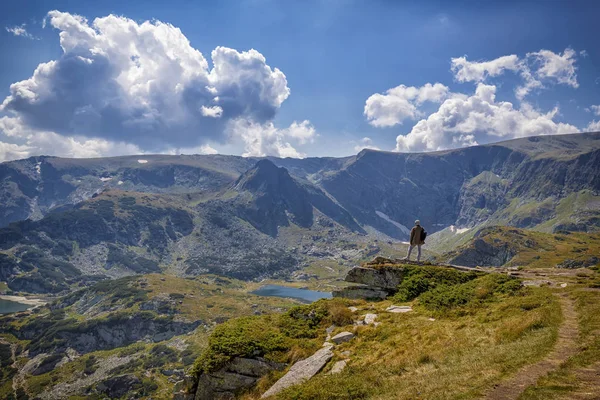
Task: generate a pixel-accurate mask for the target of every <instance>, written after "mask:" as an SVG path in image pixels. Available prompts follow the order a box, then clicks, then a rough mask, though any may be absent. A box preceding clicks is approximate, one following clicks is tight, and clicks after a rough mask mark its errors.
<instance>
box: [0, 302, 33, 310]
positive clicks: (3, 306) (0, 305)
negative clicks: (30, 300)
mask: <svg viewBox="0 0 600 400" xmlns="http://www.w3.org/2000/svg"><path fill="white" fill-rule="evenodd" d="M31 307H33V306H32V305H31V304H23V303H19V302H16V301H11V300H4V299H0V314H8V313H14V312H19V311H25V310H27V309H28V308H31Z"/></svg>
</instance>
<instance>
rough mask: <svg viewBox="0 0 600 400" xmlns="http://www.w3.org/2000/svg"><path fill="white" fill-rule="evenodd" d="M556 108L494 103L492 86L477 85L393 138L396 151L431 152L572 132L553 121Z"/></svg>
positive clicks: (573, 128) (572, 129)
mask: <svg viewBox="0 0 600 400" xmlns="http://www.w3.org/2000/svg"><path fill="white" fill-rule="evenodd" d="M557 115H558V108H554V109H553V110H551V111H550V112H547V113H543V112H541V111H539V110H536V109H534V108H533V107H532V106H531V105H529V104H527V103H524V104H522V105H521V107H520V108H515V107H514V106H513V104H512V103H510V102H506V101H496V87H495V86H493V85H486V84H483V83H480V84H478V85H477V89H476V91H475V93H474V94H473V95H471V96H468V97H466V98H462V97H453V98H449V99H447V100H446V101H444V102H443V103H442V104H441V105H440V108H439V109H438V110H437V111H436V112H434V113H433V114H431V115H429V116H428V117H427V118H426V119H422V120H420V121H419V122H417V124H416V125H415V126H414V127H413V128H412V130H411V131H410V132H409V133H408V134H407V135H399V136H398V137H397V139H396V150H397V151H432V150H443V149H448V148H457V147H464V146H473V145H477V144H482V143H488V142H490V141H493V140H499V139H511V138H516V137H523V136H534V135H552V134H561V133H575V132H578V131H579V130H578V129H577V128H576V127H575V126H573V125H569V124H565V123H561V122H556V121H555V118H556V116H557Z"/></svg>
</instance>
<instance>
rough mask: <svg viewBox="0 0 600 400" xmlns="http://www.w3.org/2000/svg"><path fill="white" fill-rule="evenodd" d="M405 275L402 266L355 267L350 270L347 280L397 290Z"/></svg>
mask: <svg viewBox="0 0 600 400" xmlns="http://www.w3.org/2000/svg"><path fill="white" fill-rule="evenodd" d="M405 275H406V269H405V268H402V267H380V268H363V267H355V268H352V269H351V270H350V271H348V274H347V275H346V278H345V281H346V282H352V283H361V284H363V285H367V286H370V287H377V288H383V289H389V290H394V291H395V290H396V289H397V287H398V285H399V284H400V282H402V279H404V276H405Z"/></svg>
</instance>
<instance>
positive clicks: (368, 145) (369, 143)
mask: <svg viewBox="0 0 600 400" xmlns="http://www.w3.org/2000/svg"><path fill="white" fill-rule="evenodd" d="M352 143H355V142H352ZM364 149H371V150H379V147H377V146H375V145H374V144H373V140H372V139H371V138H370V137H364V138H362V139H360V140H359V141H358V143H357V144H356V145H355V146H354V151H356V152H357V153H358V152H359V151H361V150H364Z"/></svg>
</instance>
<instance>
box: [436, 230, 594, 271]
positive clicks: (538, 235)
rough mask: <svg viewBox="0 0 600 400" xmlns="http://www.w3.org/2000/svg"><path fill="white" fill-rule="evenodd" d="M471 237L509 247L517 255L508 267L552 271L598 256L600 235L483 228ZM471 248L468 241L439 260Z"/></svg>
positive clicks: (471, 243) (470, 242)
mask: <svg viewBox="0 0 600 400" xmlns="http://www.w3.org/2000/svg"><path fill="white" fill-rule="evenodd" d="M474 236H475V237H476V238H477V239H482V240H484V241H486V242H487V243H489V244H492V245H494V246H499V245H503V244H505V243H506V244H508V245H509V246H510V247H511V248H512V249H513V250H514V251H515V252H516V255H515V256H514V257H513V258H512V259H511V260H510V261H509V262H508V263H507V265H508V266H525V267H528V268H552V267H555V266H556V265H558V264H560V263H562V262H564V261H565V260H575V261H586V260H588V259H589V258H590V257H594V256H595V257H598V256H600V233H592V234H588V233H580V232H573V233H557V234H550V233H544V232H537V231H533V230H526V229H517V228H511V227H502V226H495V227H490V228H486V229H485V230H482V231H480V233H479V234H478V235H474ZM472 245H473V242H472V241H469V242H467V243H466V244H464V245H463V247H459V248H458V249H457V250H455V251H453V252H450V253H447V254H446V255H445V256H444V257H442V258H448V257H449V256H452V255H453V254H457V253H460V252H461V249H462V248H469V247H471V246H472Z"/></svg>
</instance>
